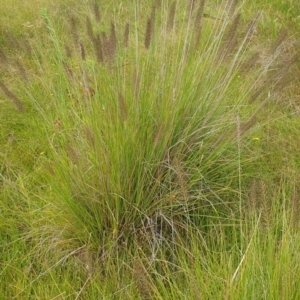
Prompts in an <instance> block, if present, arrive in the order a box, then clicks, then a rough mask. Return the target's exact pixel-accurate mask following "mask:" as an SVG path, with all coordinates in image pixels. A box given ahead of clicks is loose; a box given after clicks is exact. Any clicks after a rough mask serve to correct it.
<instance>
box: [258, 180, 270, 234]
mask: <svg viewBox="0 0 300 300" xmlns="http://www.w3.org/2000/svg"><path fill="white" fill-rule="evenodd" d="M260 190H261V193H260V195H261V198H260V201H261V202H260V208H261V225H262V227H263V228H266V229H267V228H269V227H270V225H271V210H272V203H271V199H272V197H271V195H269V189H268V186H267V184H266V183H265V182H264V181H262V180H261V181H260Z"/></svg>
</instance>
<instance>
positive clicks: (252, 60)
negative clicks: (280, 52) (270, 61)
mask: <svg viewBox="0 0 300 300" xmlns="http://www.w3.org/2000/svg"><path fill="white" fill-rule="evenodd" d="M259 58H260V54H259V53H258V52H255V53H253V54H252V55H251V56H250V57H249V58H248V59H247V60H246V61H245V62H244V63H243V64H242V65H241V68H240V72H241V73H242V74H244V75H246V74H248V73H249V71H250V70H251V69H252V68H253V67H255V66H256V64H257V62H258V60H259Z"/></svg>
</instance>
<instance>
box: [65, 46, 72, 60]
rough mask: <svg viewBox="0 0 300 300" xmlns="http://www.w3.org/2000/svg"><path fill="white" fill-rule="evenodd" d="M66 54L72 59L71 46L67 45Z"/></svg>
mask: <svg viewBox="0 0 300 300" xmlns="http://www.w3.org/2000/svg"><path fill="white" fill-rule="evenodd" d="M65 52H66V56H67V57H68V58H71V57H72V50H71V48H70V46H69V45H65Z"/></svg>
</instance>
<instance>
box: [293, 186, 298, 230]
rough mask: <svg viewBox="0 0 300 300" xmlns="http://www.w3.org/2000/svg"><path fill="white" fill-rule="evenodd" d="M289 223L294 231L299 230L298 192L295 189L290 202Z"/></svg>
mask: <svg viewBox="0 0 300 300" xmlns="http://www.w3.org/2000/svg"><path fill="white" fill-rule="evenodd" d="M291 210H292V213H291V223H292V226H293V228H294V229H295V230H297V229H299V225H300V222H299V220H300V197H299V190H298V189H296V188H295V190H294V193H293V195H292V200H291Z"/></svg>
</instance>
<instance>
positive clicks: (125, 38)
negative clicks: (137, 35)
mask: <svg viewBox="0 0 300 300" xmlns="http://www.w3.org/2000/svg"><path fill="white" fill-rule="evenodd" d="M128 43H129V23H126V26H125V30H124V40H123V45H124V47H125V48H127V47H128Z"/></svg>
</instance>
